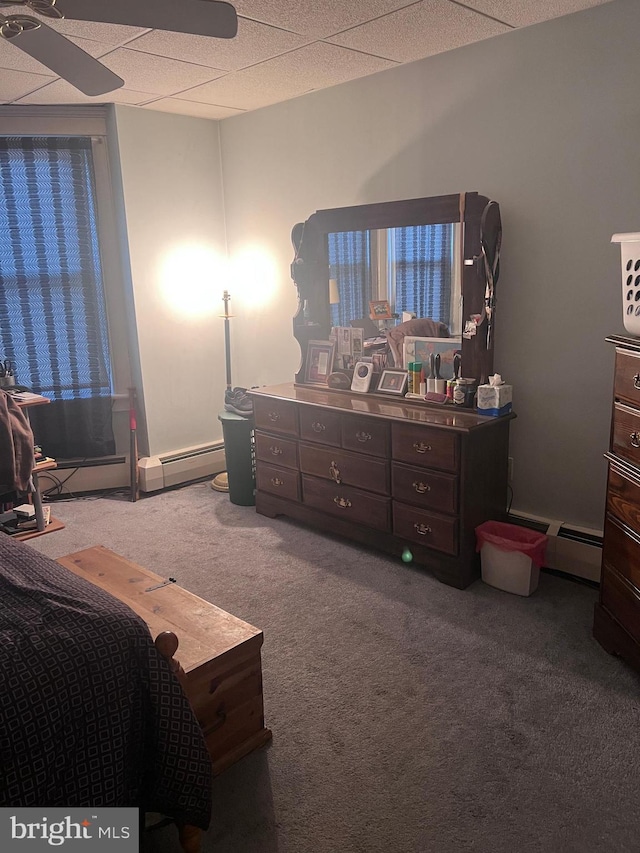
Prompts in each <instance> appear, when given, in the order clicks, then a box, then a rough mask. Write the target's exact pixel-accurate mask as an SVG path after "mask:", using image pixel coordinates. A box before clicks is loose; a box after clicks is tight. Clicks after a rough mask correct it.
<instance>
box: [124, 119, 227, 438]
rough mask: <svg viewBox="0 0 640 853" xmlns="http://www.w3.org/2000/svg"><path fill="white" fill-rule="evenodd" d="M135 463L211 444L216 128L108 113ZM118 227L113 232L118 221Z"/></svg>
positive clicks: (215, 391) (220, 252)
mask: <svg viewBox="0 0 640 853" xmlns="http://www.w3.org/2000/svg"><path fill="white" fill-rule="evenodd" d="M113 132H114V134H117V139H116V140H114V141H115V142H116V144H117V148H118V159H119V166H120V170H121V176H122V191H123V199H122V201H123V206H122V209H121V210H120V217H121V225H123V226H124V225H126V231H125V230H124V228H123V233H126V235H127V242H128V251H129V259H130V269H131V280H130V285H129V286H130V288H131V293H130V296H131V300H130V306H131V310H134V311H135V328H136V332H137V353H138V355H139V363H137V364H136V363H135V362H136V342H134V344H133V346H132V353H133V354H132V359H133V362H134V363H133V364H132V373H133V375H134V376H135V377H139V383H137V384H138V387H139V388H141V389H142V390H141V392H140V400H139V402H140V405H141V407H142V408H143V415H144V420H146V425H147V430H148V439H149V442H148V447H145V448H144V449H143V451H142V452H143V453H148V454H150V455H157V454H160V453H165V452H171V451H174V450H180V449H182V448H184V447H191V446H195V445H199V444H206V443H208V442H211V441H216V440H218V439H219V438H221V436H222V428H221V424H220V422H219V421H218V418H217V415H218V412H219V411H220V410H221V409H222V404H223V399H224V389H225V387H226V385H225V370H224V338H223V334H224V330H223V321H222V320H221V319H220V318H219V315H220V314H221V313H222V312H223V308H224V305H223V302H222V293H223V290H224V288H225V287H226V286H227V282H226V279H225V277H224V276H222V275H221V274H220V270H219V269H218V268H217V267H216V258H218V257H220V256H225V255H226V245H225V235H224V203H223V202H224V200H223V192H222V179H221V172H220V151H219V137H218V123H217V122H211V121H206V120H203V119H196V118H187V117H184V116H171V115H167V114H165V113H159V112H151V111H148V110H140V109H136V108H133V107H126V106H116V107H115V130H114V131H113ZM123 217H124V218H126V222H122V218H123Z"/></svg>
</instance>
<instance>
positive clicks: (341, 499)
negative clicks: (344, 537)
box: [302, 474, 391, 531]
mask: <svg viewBox="0 0 640 853" xmlns="http://www.w3.org/2000/svg"><path fill="white" fill-rule="evenodd" d="M302 496H303V497H302V500H303V503H304V504H306V505H307V506H310V507H313V508H314V509H319V510H321V511H322V512H326V513H329V515H334V516H337V517H338V518H341V519H343V520H344V521H350V522H353V523H354V524H362V525H365V526H366V527H374V528H375V529H376V530H383V531H389V530H390V529H391V500H390V499H389V498H383V497H380V496H379V495H373V494H371V493H370V492H362V491H360V489H354V488H352V487H350V486H345V485H342V484H340V485H338V484H337V483H330V482H327V481H326V480H319V479H318V478H317V477H308V476H306V475H304V474H303V475H302Z"/></svg>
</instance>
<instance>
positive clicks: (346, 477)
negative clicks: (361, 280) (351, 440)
mask: <svg viewBox="0 0 640 853" xmlns="http://www.w3.org/2000/svg"><path fill="white" fill-rule="evenodd" d="M300 470H301V471H302V473H303V474H312V475H313V476H315V477H322V478H323V479H325V480H333V482H334V483H336V484H337V485H341V484H343V483H344V485H345V486H358V487H359V488H361V489H366V490H369V489H370V490H371V491H372V492H379V493H380V494H383V495H388V494H389V492H390V489H389V465H388V463H387V462H386V460H383V459H376V458H375V457H372V456H364V455H363V454H359V453H349V452H348V451H347V450H336V449H335V448H329V447H321V446H319V445H317V444H302V443H301V444H300Z"/></svg>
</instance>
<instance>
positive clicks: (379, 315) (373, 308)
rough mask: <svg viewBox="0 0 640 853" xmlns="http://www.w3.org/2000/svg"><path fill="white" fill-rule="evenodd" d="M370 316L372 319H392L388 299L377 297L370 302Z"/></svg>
mask: <svg viewBox="0 0 640 853" xmlns="http://www.w3.org/2000/svg"><path fill="white" fill-rule="evenodd" d="M369 316H370V317H371V319H372V320H390V319H391V318H392V317H393V314H392V313H391V306H390V305H389V300H388V299H376V300H375V301H374V302H370V303H369Z"/></svg>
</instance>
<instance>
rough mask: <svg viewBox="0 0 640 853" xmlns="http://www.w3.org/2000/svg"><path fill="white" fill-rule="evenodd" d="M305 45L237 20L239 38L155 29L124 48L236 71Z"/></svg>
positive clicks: (281, 32) (295, 38)
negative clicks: (210, 36) (186, 59)
mask: <svg viewBox="0 0 640 853" xmlns="http://www.w3.org/2000/svg"><path fill="white" fill-rule="evenodd" d="M308 42H309V39H308V38H306V37H305V36H299V35H296V34H295V33H288V32H285V30H280V29H277V28H276V27H268V26H266V25H265V24H256V23H255V22H254V21H246V20H244V19H242V18H240V19H239V21H238V35H237V36H236V38H234V39H215V38H207V37H206V36H189V35H184V33H167V32H163V31H162V30H154V31H153V32H150V33H148V34H147V35H143V36H141V37H140V38H138V39H135V40H134V41H132V42H130V43H129V44H128V45H127V49H128V50H139V51H143V52H145V53H151V54H155V55H156V56H167V57H170V58H173V59H183V58H184V57H185V56H188V57H189V61H190V62H195V63H197V64H198V65H206V66H208V67H210V68H222V69H223V70H225V71H235V70H236V69H238V68H244V67H245V66H247V65H255V64H256V63H257V62H262V61H263V60H265V59H269V58H270V57H272V56H279V55H280V54H281V53H286V52H287V51H289V50H294V49H295V48H297V47H301V46H302V45H304V44H308Z"/></svg>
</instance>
